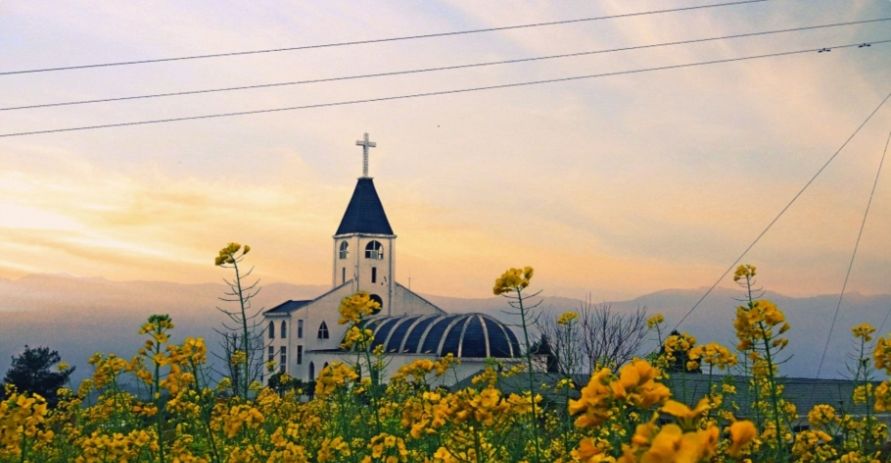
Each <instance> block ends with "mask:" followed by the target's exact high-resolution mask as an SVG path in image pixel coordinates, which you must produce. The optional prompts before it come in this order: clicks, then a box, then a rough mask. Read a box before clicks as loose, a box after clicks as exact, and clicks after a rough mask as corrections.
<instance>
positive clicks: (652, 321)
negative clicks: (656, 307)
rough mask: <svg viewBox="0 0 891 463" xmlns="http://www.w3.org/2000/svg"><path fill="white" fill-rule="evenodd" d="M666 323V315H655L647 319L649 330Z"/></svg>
mask: <svg viewBox="0 0 891 463" xmlns="http://www.w3.org/2000/svg"><path fill="white" fill-rule="evenodd" d="M663 322H665V315H662V314H661V313H657V314H653V315H651V316H650V317H649V318H647V328H649V329H653V328H655V327H657V326H659V325H661V324H662V323H663Z"/></svg>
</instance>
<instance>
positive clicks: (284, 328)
mask: <svg viewBox="0 0 891 463" xmlns="http://www.w3.org/2000/svg"><path fill="white" fill-rule="evenodd" d="M279 337H280V338H282V339H285V338H287V337H288V322H286V321H284V320H282V325H281V329H280V330H279Z"/></svg>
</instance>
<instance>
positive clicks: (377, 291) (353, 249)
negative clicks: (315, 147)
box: [332, 133, 396, 315]
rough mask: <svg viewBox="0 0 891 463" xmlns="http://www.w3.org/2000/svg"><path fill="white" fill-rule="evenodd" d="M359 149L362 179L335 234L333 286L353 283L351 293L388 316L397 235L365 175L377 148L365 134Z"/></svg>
mask: <svg viewBox="0 0 891 463" xmlns="http://www.w3.org/2000/svg"><path fill="white" fill-rule="evenodd" d="M356 145H358V146H361V147H362V176H361V177H359V179H358V181H357V182H356V188H355V189H354V190H353V196H352V197H351V198H350V202H349V204H348V205H347V208H346V212H344V214H343V219H341V221H340V226H339V227H337V232H335V233H334V243H333V244H334V269H333V272H332V273H333V274H332V283H333V285H334V286H339V285H341V284H344V283H346V282H352V287H353V291H365V292H367V293H369V294H371V295H372V297H373V298H375V299H377V300H378V302H379V303H380V304H381V312H382V313H384V314H387V315H390V313H391V306H390V302H391V300H392V298H393V287H394V285H395V282H394V281H393V275H394V273H395V267H394V261H393V258H394V255H395V253H394V252H393V245H394V243H395V241H396V235H395V234H393V229H392V228H391V227H390V222H389V220H387V214H386V212H384V206H383V204H382V203H381V200H380V197H379V196H378V194H377V190H376V189H375V187H374V180H373V179H372V178H371V177H369V176H368V151H369V149H370V148H374V147H376V146H377V143H375V142H373V141H371V140H369V138H368V134H367V133H366V134H365V136H364V138H363V139H362V140H358V141H356Z"/></svg>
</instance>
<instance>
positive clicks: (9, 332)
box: [0, 275, 891, 382]
mask: <svg viewBox="0 0 891 463" xmlns="http://www.w3.org/2000/svg"><path fill="white" fill-rule="evenodd" d="M327 289H328V287H327V286H323V285H293V284H286V283H275V284H269V285H265V286H263V288H262V291H261V292H260V294H259V295H258V296H257V297H256V299H255V300H254V303H255V306H256V307H267V308H268V307H273V306H275V305H277V304H279V303H281V302H283V301H285V300H288V299H311V298H313V297H315V296H318V295H319V294H321V293H323V292H324V291H325V290H327ZM223 290H224V286H223V284H222V283H219V284H216V283H204V284H183V283H171V282H156V281H111V280H106V279H102V278H81V277H72V276H66V275H29V276H25V277H22V278H18V279H12V280H4V279H0V373H2V372H5V371H6V369H7V368H8V367H9V364H10V359H11V356H12V355H15V354H17V353H19V352H21V350H22V349H23V348H24V346H25V345H26V344H27V345H30V346H38V345H47V346H50V347H51V348H53V349H56V350H58V351H59V353H60V354H61V355H62V357H63V358H64V359H65V360H66V361H67V362H68V363H70V364H72V365H75V366H76V367H77V370H76V372H75V374H74V375H73V376H72V379H73V380H74V381H75V382H77V381H79V380H80V379H82V378H84V377H86V375H88V374H89V365H88V364H87V362H86V360H87V358H88V357H89V356H90V355H91V354H92V353H94V352H115V353H117V354H118V355H122V356H127V357H129V356H130V355H132V354H133V353H134V352H135V351H136V349H137V348H138V347H139V346H140V345H141V344H142V341H141V339H140V335H139V334H138V329H139V327H140V325H141V324H142V323H143V322H144V321H145V320H146V319H147V318H148V316H149V315H151V314H154V313H167V314H170V315H171V317H172V318H173V321H174V324H175V326H176V327H175V329H174V333H173V334H174V336H173V339H174V341H176V340H180V339H182V338H183V337H185V336H201V337H204V338H205V339H206V340H207V343H208V348H209V349H215V348H216V345H217V342H218V339H219V335H218V334H216V333H215V332H214V331H213V329H214V328H218V327H219V326H220V323H221V322H222V321H223V318H224V316H223V315H222V314H221V313H219V312H218V311H217V310H216V309H215V308H214V307H215V306H217V305H219V304H220V301H219V300H218V299H217V297H218V296H220V295H222V294H223ZM703 292H704V290H703V289H671V290H664V291H659V292H654V293H651V294H647V295H644V296H640V297H637V298H634V299H630V300H625V301H604V303H607V304H610V305H611V306H612V307H613V308H614V309H615V310H617V311H631V310H635V309H637V308H645V309H647V310H648V312H650V313H655V312H660V313H662V314H664V315H665V319H666V322H665V326H666V328H667V329H671V328H672V327H673V326H674V324H675V323H676V322H677V321H678V320H680V319H681V317H683V315H684V314H685V313H686V312H687V311H688V310H689V309H690V307H691V306H692V305H693V304H694V303H695V302H696V300H698V299H699V298H700V297H701V296H702V294H703ZM741 295H742V293H741V291H739V290H736V289H728V288H718V289H717V290H715V291H714V292H713V293H712V294H711V295H710V296H709V297H708V298H706V299H705V300H704V301H703V303H702V304H701V305H700V306H699V307H698V308H697V310H696V311H695V312H693V313H692V314H691V315H690V317H689V318H688V319H687V320H686V322H685V323H684V324H683V325H682V326H681V327H680V330H682V331H687V332H689V333H690V334H692V335H694V336H696V337H697V339H698V340H699V342H709V341H717V342H721V343H723V344H725V345H733V344H734V336H733V324H732V322H733V317H734V314H735V307H736V306H737V305H739V302H738V301H737V300H736V299H735V298H738V297H740V296H741ZM424 297H426V298H428V299H429V300H430V301H431V302H433V303H435V304H437V305H439V306H440V307H442V308H443V309H445V310H446V311H449V312H483V313H488V314H491V315H493V316H495V317H498V318H502V319H505V321H508V322H512V321H514V320H513V319H512V318H511V315H509V314H506V313H505V312H506V309H507V304H506V301H505V300H504V299H502V298H498V297H490V298H478V299H463V298H452V297H441V296H435V295H425V296H424ZM764 297H766V298H768V299H771V300H773V301H774V302H775V303H777V305H778V306H779V307H780V308H781V309H782V310H783V311H784V312H785V313H786V316H787V318H788V320H789V323H790V324H791V325H792V330H791V331H789V332H788V333H787V335H788V337H789V339H790V345H789V348H788V349H787V350H786V351H785V354H786V356H787V357H788V360H787V361H786V362H785V363H784V364H783V365H782V367H781V371H782V373H783V374H784V375H787V376H796V377H808V376H814V374H815V373H816V369H817V362H818V361H819V358H820V355H821V353H822V352H823V348H824V345H825V342H826V333H827V331H828V329H829V326H830V324H831V322H832V318H833V312H834V310H835V306H836V303H837V298H838V296H837V295H816V296H809V297H790V296H785V295H782V294H776V293H771V292H768V293H766V294H765V296H764ZM581 304H582V301H580V300H577V299H572V298H564V297H547V296H546V295H544V297H542V298H541V306H540V307H539V308H538V309H536V310H538V311H541V312H542V315H543V316H550V315H555V314H559V313H561V312H563V311H566V310H571V309H575V308H578V307H579V306H580V305H581ZM889 311H891V294H884V295H860V294H847V295H845V298H844V301H843V303H842V305H841V308H840V311H839V315H838V319H837V321H836V324H835V328H834V330H833V335H832V337H831V340H830V343H829V346H828V351H827V356H826V362H825V365H824V368H823V374H822V375H821V376H822V377H845V376H846V375H847V372H846V369H845V364H846V362H848V363H850V360H849V359H848V355H849V353H850V352H853V349H854V346H853V343H852V341H851V335H850V328H851V327H852V326H853V325H855V324H857V323H860V322H869V323H871V324H873V325H874V326H877V327H878V326H880V325H881V324H882V323H883V321H884V319H885V317H886V316H887V314H888V312H889ZM884 328H888V329H889V330H891V325H886V326H884ZM656 344H657V343H656V341H655V340H654V341H652V342H651V345H648V346H647V348H650V349H655V348H656Z"/></svg>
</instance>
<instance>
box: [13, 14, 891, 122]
mask: <svg viewBox="0 0 891 463" xmlns="http://www.w3.org/2000/svg"><path fill="white" fill-rule="evenodd" d="M883 21H891V18H875V19H864V20H858V21H849V22H841V23H832V24H819V25H814V26H802V27H793V28H788V29H775V30H768V31H759V32H747V33H742V34H732V35H722V36H715V37H704V38H698V39H690V40H678V41H672V42H660V43H651V44H644V45H633V46H627V47H619V48H608V49H601V50H589V51H581V52H574V53H562V54H558V55H546V56H535V57H530V58H517V59H507V60H499V61H485V62H478V63H468V64H457V65H451V66H437V67H428V68H420V69H407V70H400V71H388V72H378V73H372V74H356V75H348V76H338V77H326V78H320V79H308V80H295V81H288V82H273V83H264V84H253V85H239V86H234V87H221V88H209V89H199V90H184V91H178V92H166V93H151V94H145V95H131V96H122V97H112V98H97V99H89V100H75V101H62V102H55V103H40V104H31V105H22V106H8V107H0V111H16V110H22V109H37V108H52V107H59V106H73V105H83V104H94V103H109V102H116V101H130V100H141V99H149V98H165V97H173V96H185V95H198V94H207V93H217V92H231V91H241V90H255V89H262V88H274V87H285V86H294V85H305V84H316V83H323V82H337V81H345V80H355V79H367V78H374V77H390V76H398V75H405V74H421V73H428V72H439V71H448V70H456V69H467V68H476V67H483V66H495V65H503V64H517V63H526V62H533V61H543V60H551V59H559V58H572V57H579V56H587V55H597V54H607V53H615V52H621V51H631V50H642V49H648V48H658V47H666V46H674V45H688V44H694V43H703V42H711V41H716V40H728V39H739V38H749V37H758V36H763V35H772V34H781V33H789V32H801V31H809V30H815V29H825V28H830V27H843V26H853V25H859V24H868V23H875V22H883Z"/></svg>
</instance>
